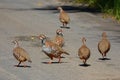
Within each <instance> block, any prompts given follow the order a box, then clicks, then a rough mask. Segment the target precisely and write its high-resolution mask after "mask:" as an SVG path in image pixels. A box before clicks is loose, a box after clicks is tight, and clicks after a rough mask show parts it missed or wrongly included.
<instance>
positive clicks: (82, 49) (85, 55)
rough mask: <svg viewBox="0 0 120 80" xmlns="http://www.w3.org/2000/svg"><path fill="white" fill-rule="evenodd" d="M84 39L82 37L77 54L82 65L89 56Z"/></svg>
mask: <svg viewBox="0 0 120 80" xmlns="http://www.w3.org/2000/svg"><path fill="white" fill-rule="evenodd" d="M85 41H86V39H85V38H84V37H83V38H82V43H83V45H82V46H81V47H80V48H79V50H78V56H79V58H80V59H81V60H82V61H83V63H84V65H86V61H87V60H88V59H89V57H90V49H89V48H88V47H87V46H86V44H85Z"/></svg>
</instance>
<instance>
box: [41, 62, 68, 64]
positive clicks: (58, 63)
mask: <svg viewBox="0 0 120 80" xmlns="http://www.w3.org/2000/svg"><path fill="white" fill-rule="evenodd" d="M42 63H43V64H49V63H48V62H42ZM61 63H67V62H52V63H51V64H61Z"/></svg>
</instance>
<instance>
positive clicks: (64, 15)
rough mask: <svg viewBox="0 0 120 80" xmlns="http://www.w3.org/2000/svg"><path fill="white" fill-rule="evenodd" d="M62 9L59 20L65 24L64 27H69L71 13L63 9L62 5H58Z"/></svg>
mask: <svg viewBox="0 0 120 80" xmlns="http://www.w3.org/2000/svg"><path fill="white" fill-rule="evenodd" d="M58 10H59V11H60V15H59V20H60V22H61V23H62V24H63V27H66V28H67V24H68V23H69V22H70V17H69V15H68V14H67V13H66V12H65V11H64V10H63V9H62V7H58Z"/></svg>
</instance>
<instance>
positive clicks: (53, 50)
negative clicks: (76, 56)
mask: <svg viewBox="0 0 120 80" xmlns="http://www.w3.org/2000/svg"><path fill="white" fill-rule="evenodd" d="M38 38H39V39H40V40H41V44H42V51H43V52H44V53H45V54H46V55H47V56H48V57H49V58H50V59H51V60H50V61H49V62H48V64H51V63H52V60H53V58H58V59H59V61H58V63H60V62H61V55H62V54H67V55H69V53H68V52H66V51H65V50H63V49H62V48H61V47H59V46H58V45H57V44H55V43H53V42H52V41H51V40H50V39H48V38H47V37H46V36H45V35H44V34H41V35H39V36H38Z"/></svg>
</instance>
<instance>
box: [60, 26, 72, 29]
mask: <svg viewBox="0 0 120 80" xmlns="http://www.w3.org/2000/svg"><path fill="white" fill-rule="evenodd" d="M60 28H65V29H70V27H63V26H60Z"/></svg>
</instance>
